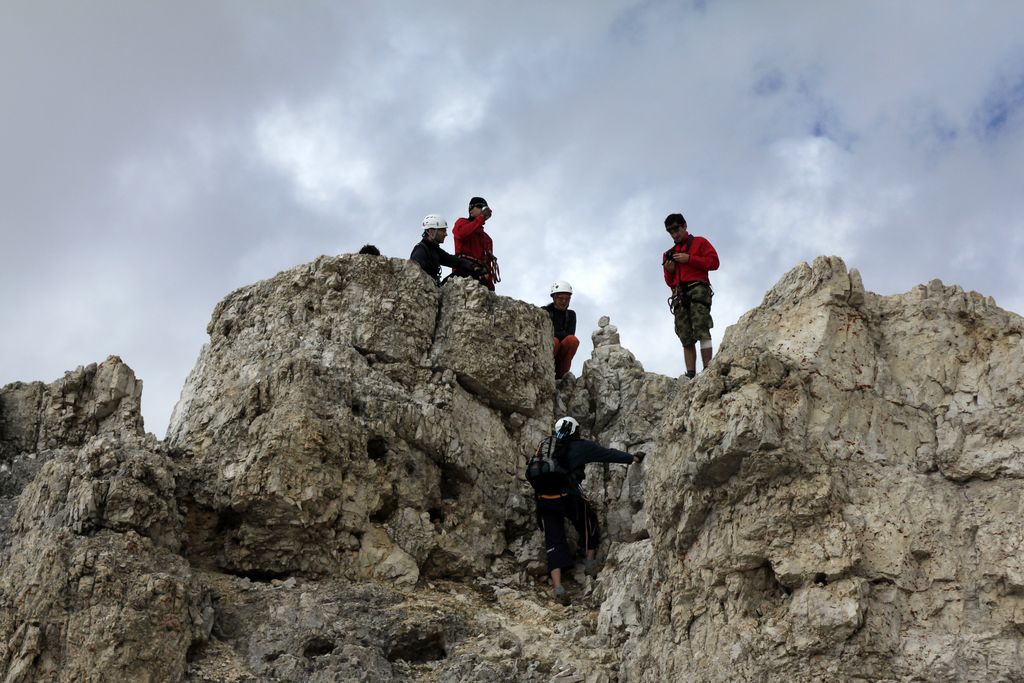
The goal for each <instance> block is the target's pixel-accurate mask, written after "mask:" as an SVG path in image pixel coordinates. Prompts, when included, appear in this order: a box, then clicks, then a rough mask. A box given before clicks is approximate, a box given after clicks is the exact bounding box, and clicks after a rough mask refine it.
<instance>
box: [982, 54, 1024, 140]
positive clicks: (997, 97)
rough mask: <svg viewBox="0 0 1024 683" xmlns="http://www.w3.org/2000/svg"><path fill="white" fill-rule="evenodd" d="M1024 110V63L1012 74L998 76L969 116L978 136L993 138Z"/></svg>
mask: <svg viewBox="0 0 1024 683" xmlns="http://www.w3.org/2000/svg"><path fill="white" fill-rule="evenodd" d="M1022 110H1024V65H1022V66H1021V68H1020V70H1019V71H1018V72H1017V73H1016V74H1014V75H1012V76H1000V77H998V78H997V79H996V82H995V84H994V85H993V86H992V87H991V88H990V89H989V91H988V93H987V94H986V95H985V97H984V98H983V99H982V101H981V104H979V105H978V107H977V108H976V109H975V110H974V115H973V116H972V117H971V120H972V123H973V128H974V131H975V133H976V134H977V135H978V137H981V138H987V139H993V138H996V137H998V136H1000V135H1002V134H1003V133H1005V132H1006V131H1007V130H1008V129H1009V128H1012V127H1013V125H1014V124H1015V123H1017V122H1019V120H1020V115H1021V111H1022Z"/></svg>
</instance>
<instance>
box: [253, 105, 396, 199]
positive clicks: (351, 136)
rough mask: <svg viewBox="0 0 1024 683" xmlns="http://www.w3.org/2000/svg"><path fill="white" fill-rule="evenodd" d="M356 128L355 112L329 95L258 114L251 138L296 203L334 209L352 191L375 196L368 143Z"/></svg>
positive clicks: (361, 196) (365, 196) (362, 196)
mask: <svg viewBox="0 0 1024 683" xmlns="http://www.w3.org/2000/svg"><path fill="white" fill-rule="evenodd" d="M360 128H361V122H359V121H358V119H357V118H356V117H354V116H352V115H351V114H350V113H348V112H346V111H345V109H344V107H342V106H341V105H340V104H339V103H338V102H336V101H334V100H330V99H328V100H323V101H320V102H317V103H314V104H312V105H309V106H306V107H302V108H295V107H292V106H289V105H286V104H282V105H279V106H277V107H275V108H274V109H273V110H271V111H269V112H267V113H265V114H264V115H262V116H261V117H260V118H259V120H258V122H257V124H256V128H255V137H256V144H257V149H258V150H259V152H260V154H261V155H262V157H263V159H264V160H265V161H266V162H267V163H268V164H270V165H271V166H272V167H273V168H275V169H277V171H278V172H280V173H281V174H282V175H284V176H285V177H286V178H287V179H288V180H289V181H290V182H291V183H292V185H293V187H294V188H295V192H296V196H297V198H298V199H299V201H300V202H302V203H303V204H305V205H306V206H307V207H309V208H310V209H312V210H314V211H322V212H327V213H335V212H338V211H339V210H340V208H341V207H342V206H343V205H344V201H345V200H346V199H348V198H349V197H351V196H355V197H356V198H357V199H358V200H360V201H362V202H363V203H364V204H371V203H373V202H375V201H376V200H377V199H378V198H379V196H380V192H381V189H380V186H379V181H378V177H377V176H378V170H377V167H376V164H375V163H374V161H373V158H372V155H371V152H370V145H371V143H370V142H369V141H367V140H365V139H361V138H360V136H359V135H358V132H357V131H359V130H360Z"/></svg>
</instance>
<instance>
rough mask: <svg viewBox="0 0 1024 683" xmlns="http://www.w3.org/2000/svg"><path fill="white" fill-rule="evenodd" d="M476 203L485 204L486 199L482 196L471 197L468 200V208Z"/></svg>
mask: <svg viewBox="0 0 1024 683" xmlns="http://www.w3.org/2000/svg"><path fill="white" fill-rule="evenodd" d="M477 204H483V205H484V206H487V200H486V199H484V198H483V197H473V198H472V199H470V200H469V208H473V207H474V206H475V205H477Z"/></svg>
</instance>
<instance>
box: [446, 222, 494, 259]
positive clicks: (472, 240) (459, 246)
mask: <svg viewBox="0 0 1024 683" xmlns="http://www.w3.org/2000/svg"><path fill="white" fill-rule="evenodd" d="M486 222H487V219H486V218H484V215H483V214H480V215H479V216H477V217H476V218H460V219H458V220H457V221H455V227H454V228H452V233H453V234H454V235H455V255H456V256H469V257H470V258H475V259H476V260H477V261H480V262H481V263H486V262H487V259H486V258H485V257H484V255H485V254H491V253H493V250H494V242H492V241H491V236H490V235H488V234H487V233H486V232H484V223H486Z"/></svg>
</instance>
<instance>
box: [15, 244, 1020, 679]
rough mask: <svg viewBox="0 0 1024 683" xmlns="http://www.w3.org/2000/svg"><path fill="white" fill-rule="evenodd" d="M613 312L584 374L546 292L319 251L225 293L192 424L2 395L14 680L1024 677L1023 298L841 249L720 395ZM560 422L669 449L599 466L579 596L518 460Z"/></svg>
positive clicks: (100, 403) (730, 343)
mask: <svg viewBox="0 0 1024 683" xmlns="http://www.w3.org/2000/svg"><path fill="white" fill-rule="evenodd" d="M601 322H602V324H601V327H600V328H599V330H598V331H597V332H595V335H594V343H595V349H594V353H593V354H592V356H591V358H590V360H589V361H587V363H586V364H585V366H584V371H583V373H582V376H581V377H580V378H579V379H577V380H572V379H570V380H568V381H563V382H560V383H559V385H558V387H557V391H556V386H555V383H554V379H553V368H552V365H551V358H550V341H549V340H550V336H551V332H550V327H549V325H550V323H549V322H548V321H547V318H546V316H545V315H544V314H543V313H542V312H540V311H539V310H538V309H536V308H534V307H533V306H530V305H527V304H524V303H522V302H517V301H514V300H511V299H507V298H504V297H498V296H495V295H493V294H491V293H488V292H487V291H486V290H484V289H483V288H481V287H479V286H477V285H476V284H474V283H469V282H466V281H460V280H455V281H452V282H450V283H449V284H447V285H446V286H445V287H444V288H442V289H440V290H438V289H437V288H435V287H434V285H433V283H432V282H431V281H430V280H429V278H427V277H426V276H425V275H424V274H423V273H422V272H421V271H420V270H419V269H418V268H416V267H415V266H414V265H410V264H408V263H406V262H403V261H400V260H390V259H386V258H383V257H371V256H343V257H337V258H321V259H318V260H317V261H315V262H314V263H311V264H307V265H305V266H300V267H298V268H294V269H292V270H290V271H286V272H284V273H281V274H280V275H278V276H277V277H275V278H273V279H271V280H267V281H264V282H261V283H257V284H255V285H252V286H251V287H246V288H243V289H241V290H239V291H237V292H234V293H232V294H231V295H229V296H228V297H227V298H226V299H225V300H224V301H222V302H221V303H220V304H219V305H218V306H217V309H216V310H215V311H214V314H213V317H212V319H211V322H210V325H209V328H208V330H209V332H210V342H209V344H207V345H206V346H205V347H204V349H203V350H202V352H201V354H200V358H199V360H198V362H197V364H196V367H195V369H194V370H193V372H192V374H191V375H190V377H189V379H188V381H187V382H186V385H185V388H184V389H183V391H182V397H181V400H180V402H179V404H178V406H177V407H176V409H175V413H174V415H173V417H172V420H171V425H170V428H169V430H168V436H167V440H166V442H157V441H156V440H155V439H153V438H152V437H149V436H146V435H144V434H143V433H142V429H141V418H140V417H139V411H138V402H139V396H140V392H141V383H139V382H138V381H137V380H136V379H135V377H134V374H133V373H131V371H130V369H128V368H127V367H126V366H124V364H123V363H121V362H120V361H119V359H116V358H111V359H108V361H106V362H105V363H103V364H101V365H99V366H90V367H89V368H85V369H82V370H80V371H78V372H76V373H69V374H68V376H66V377H65V378H64V379H62V380H59V381H58V382H55V383H53V384H51V385H42V384H39V383H34V384H32V385H20V384H19V385H11V386H8V387H5V388H3V389H2V390H0V542H2V544H3V545H2V552H3V555H2V557H0V564H2V565H3V574H2V578H0V680H4V681H12V682H13V681H28V680H68V681H70V680H106V679H116V678H120V679H125V680H189V681H207V680H209V681H213V680H237V681H241V680H313V681H318V680H319V681H327V680H373V681H377V680H440V681H460V680H482V681H486V680H495V681H497V680H502V681H508V680H523V681H533V680H536V681H541V680H545V681H546V680H551V679H555V680H579V681H584V680H585V681H595V682H596V681H611V680H627V681H662V680H720V681H727V680H729V681H732V680H757V681H762V680H808V681H810V680H823V679H831V680H835V679H843V680H925V679H926V680H982V679H984V680H1015V679H1017V678H1020V677H1022V676H1024V664H1022V662H1021V658H1020V655H1019V650H1020V644H1021V631H1022V624H1024V618H1022V617H1021V614H1022V611H1021V604H1020V601H1021V595H1024V592H1022V591H1021V585H1022V581H1024V579H1022V577H1024V572H1022V567H1021V559H1020V557H1021V556H1020V553H1019V550H1018V549H1019V547H1020V543H1021V541H1022V538H1021V535H1022V532H1021V528H1022V527H1021V521H1022V519H1021V517H1022V509H1021V504H1020V503H1019V500H1018V499H1019V496H1018V495H1016V490H1017V487H1018V483H1019V482H1018V481H1017V480H1018V479H1019V476H1020V471H1021V465H1022V462H1024V459H1022V454H1021V451H1022V448H1021V445H1022V442H1024V436H1022V434H1024V418H1022V412H1021V410H1020V406H1021V397H1022V394H1024V379H1022V378H1024V361H1022V358H1024V355H1022V353H1021V352H1022V351H1024V348H1022V342H1021V336H1022V330H1024V325H1022V320H1021V318H1020V317H1019V316H1015V315H1013V314H1009V313H1007V312H1005V311H1001V310H1000V309H998V308H997V307H996V306H995V305H994V303H993V302H992V301H991V300H986V299H984V298H982V297H980V296H978V295H976V294H973V293H965V292H963V291H962V290H960V289H959V288H956V287H946V286H944V285H942V284H941V283H938V282H933V283H930V284H928V285H926V286H921V287H919V288H916V289H915V290H912V291H911V292H908V293H906V294H903V295H898V296H892V297H879V296H875V295H873V294H870V293H866V292H865V291H864V289H863V286H862V285H861V283H860V278H859V276H858V275H857V273H856V271H847V269H846V267H845V265H843V264H842V262H841V261H840V260H838V259H835V258H820V259H818V260H816V261H815V262H814V264H813V265H810V266H808V265H806V264H805V265H801V266H799V267H797V268H796V269H794V270H793V271H791V272H790V273H788V274H787V275H786V276H785V277H783V278H782V280H780V281H779V283H778V284H777V285H776V286H775V287H774V288H773V289H772V290H771V291H770V292H769V293H768V294H767V295H766V297H765V300H764V301H763V302H762V304H761V306H759V307H758V308H757V309H755V310H753V311H751V312H750V313H748V314H747V315H746V316H744V317H743V318H742V319H741V320H740V321H739V322H738V323H737V324H736V325H734V326H733V327H731V328H730V329H729V330H728V331H727V334H726V338H725V340H724V343H723V345H722V348H721V350H720V351H719V354H718V356H717V357H716V359H715V361H714V363H713V364H712V367H711V368H710V369H709V370H708V371H707V372H704V373H702V374H701V375H700V376H698V379H697V380H696V381H695V382H692V383H686V382H685V381H679V380H676V379H673V378H667V377H662V376H659V375H655V374H652V373H646V372H644V370H643V368H642V367H641V365H640V364H639V363H638V362H637V361H636V359H635V358H634V357H633V356H632V354H630V353H629V352H628V351H627V350H626V349H624V348H622V347H621V345H619V343H618V337H617V334H616V332H615V330H614V326H612V325H610V324H609V323H608V322H607V320H602V321H601ZM666 343H673V344H674V343H675V342H674V340H666ZM562 412H569V413H572V414H574V415H576V416H577V417H579V418H580V419H581V422H582V423H583V424H584V427H585V429H586V430H587V431H588V432H589V433H590V434H591V435H593V436H595V437H597V438H598V439H599V440H601V441H602V442H604V443H609V444H611V445H615V446H617V447H620V448H627V449H630V450H633V449H637V450H639V449H642V450H645V451H647V452H648V453H649V454H650V457H649V458H648V460H647V461H646V462H645V464H644V466H643V467H642V468H638V467H630V468H628V469H626V468H624V467H621V466H610V467H605V466H599V465H598V466H591V470H590V471H588V478H587V491H588V495H589V496H590V497H591V498H592V499H593V500H594V501H595V504H597V505H598V507H599V508H600V509H601V513H602V517H603V520H604V522H605V529H606V530H607V534H606V542H605V545H604V546H603V547H602V555H605V556H606V564H605V567H604V570H603V571H602V573H601V575H600V578H599V579H598V580H597V581H596V582H595V581H593V580H592V579H590V578H589V577H584V576H582V574H577V575H576V577H575V579H576V583H575V584H573V587H572V590H573V594H574V596H575V598H576V600H575V602H574V605H573V606H571V607H570V608H562V607H561V606H558V605H555V604H553V603H551V602H550V601H549V600H548V598H547V594H546V592H545V589H544V586H543V585H542V583H540V582H539V580H540V579H541V578H542V577H543V554H542V553H543V549H542V544H541V541H540V539H539V535H538V532H537V531H536V528H535V524H534V521H533V518H532V502H531V501H530V500H529V489H528V487H527V486H526V485H525V483H524V482H523V481H522V479H521V471H522V465H523V464H524V463H525V459H526V457H527V455H528V454H529V453H530V452H531V450H532V448H533V447H534V445H535V444H536V442H537V440H538V439H539V438H540V437H541V436H542V435H543V434H544V433H546V430H547V429H548V428H549V425H550V423H551V420H552V418H553V417H554V416H555V414H556V413H562ZM157 632H159V633H163V634H165V635H163V636H161V637H153V634H154V633H157Z"/></svg>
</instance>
